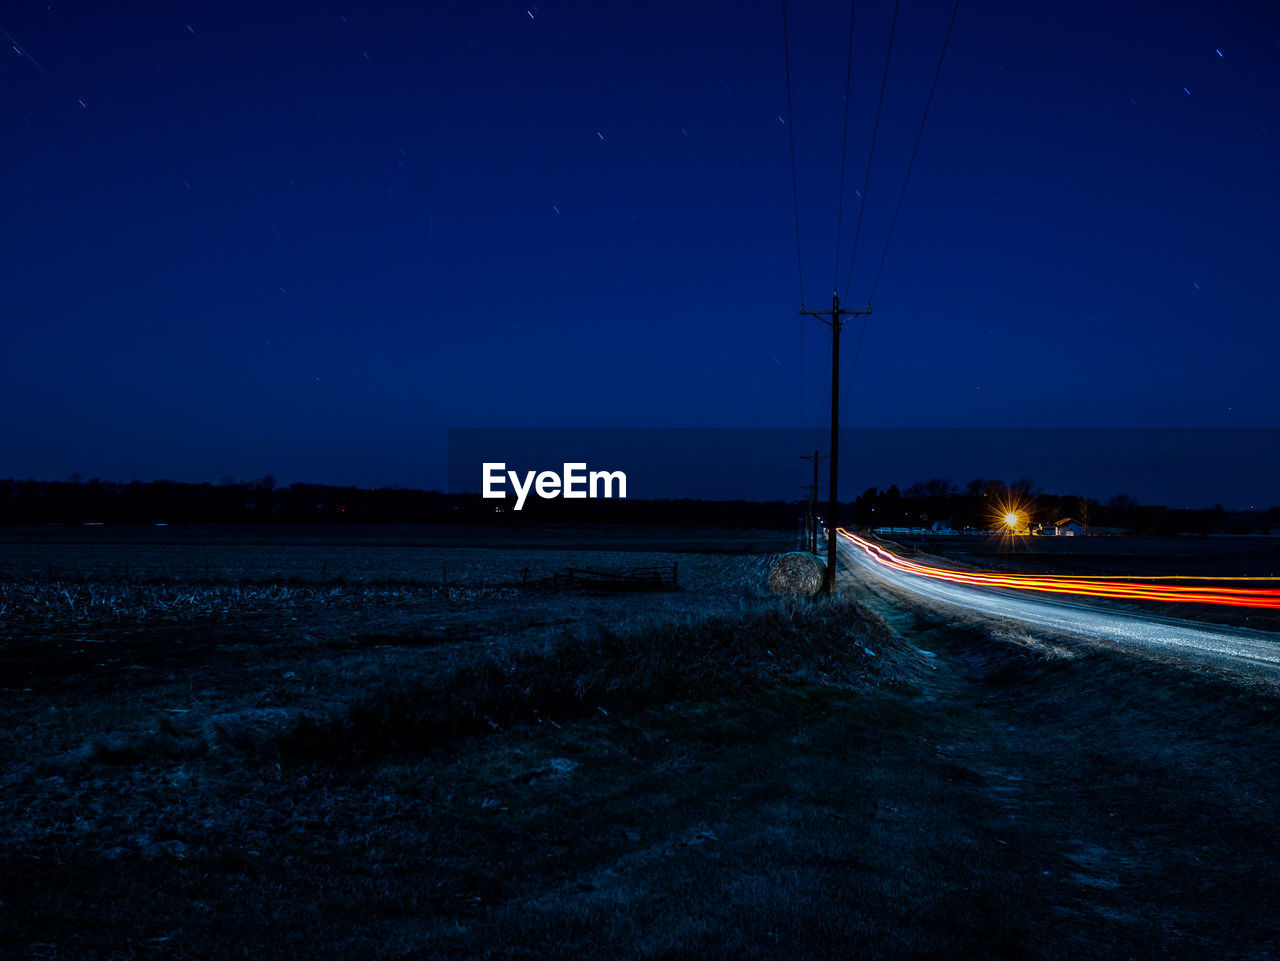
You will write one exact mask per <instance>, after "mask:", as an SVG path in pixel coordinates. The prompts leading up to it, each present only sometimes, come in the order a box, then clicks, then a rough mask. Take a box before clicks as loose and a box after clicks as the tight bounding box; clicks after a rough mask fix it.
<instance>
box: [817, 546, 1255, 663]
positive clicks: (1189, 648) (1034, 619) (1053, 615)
mask: <svg viewBox="0 0 1280 961" xmlns="http://www.w3.org/2000/svg"><path fill="white" fill-rule="evenodd" d="M840 558H841V561H842V563H843V564H846V565H848V567H849V569H851V570H852V571H854V572H855V573H856V575H857V576H858V577H860V578H863V579H865V580H867V581H869V582H871V583H875V582H879V583H881V584H887V585H890V586H892V587H895V588H897V589H898V590H899V591H903V592H906V593H907V594H913V595H915V596H917V597H920V598H923V599H927V600H929V601H933V602H935V603H939V604H943V605H948V606H952V607H958V608H964V609H965V610H967V611H970V612H974V613H978V614H985V615H988V616H991V617H998V618H1003V619H1007V620H1012V621H1020V622H1022V623H1025V624H1028V625H1031V626H1033V627H1035V628H1037V629H1039V630H1044V631H1050V632H1052V633H1054V634H1059V635H1064V636H1070V637H1077V638H1085V639H1087V640H1091V641H1099V642H1103V643H1107V644H1112V645H1119V646H1124V647H1130V648H1133V649H1137V650H1141V651H1143V652H1146V653H1158V654H1163V655H1172V656H1176V657H1181V658H1187V659H1190V660H1195V661H1199V662H1202V663H1208V664H1212V665H1214V666H1217V667H1229V668H1232V669H1234V670H1239V671H1246V672H1248V673H1251V674H1257V675H1259V676H1265V677H1270V678H1274V679H1280V637H1277V635H1275V634H1267V633H1264V632H1260V631H1249V630H1245V629H1242V628H1233V627H1221V626H1218V625H1207V624H1197V623H1195V622H1191V621H1178V620H1174V619H1172V618H1162V617H1153V616H1145V615H1142V614H1137V613H1128V612H1123V611H1114V610H1107V609H1105V608H1102V607H1098V606H1094V605H1090V604H1088V603H1082V602H1079V601H1075V600H1072V601H1064V600H1055V599H1050V598H1045V597H1038V596H1035V595H1030V594H1024V593H1021V592H1014V591H1006V590H999V589H994V588H987V587H972V586H969V585H964V584H954V583H950V582H948V581H943V580H935V579H933V578H929V577H925V576H922V575H919V574H909V573H905V572H902V571H896V570H893V569H892V568H889V567H886V566H884V565H882V564H879V563H877V562H876V561H875V560H874V559H873V558H871V557H870V556H868V555H867V553H866V552H865V551H862V550H860V549H858V548H857V547H855V546H853V545H852V544H850V543H849V542H848V541H846V540H845V539H844V538H841V539H840Z"/></svg>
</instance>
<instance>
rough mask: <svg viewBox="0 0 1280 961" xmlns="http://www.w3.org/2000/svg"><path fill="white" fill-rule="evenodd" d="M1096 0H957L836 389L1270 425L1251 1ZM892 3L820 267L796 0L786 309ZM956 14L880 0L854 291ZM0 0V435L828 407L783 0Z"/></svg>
mask: <svg viewBox="0 0 1280 961" xmlns="http://www.w3.org/2000/svg"><path fill="white" fill-rule="evenodd" d="M1116 6H1117V5H1115V4H1111V3H1070V4H1065V3H1063V4H1044V3H1026V2H1022V0H1018V2H1013V0H1005V2H994V3H979V2H977V0H966V2H962V4H961V7H960V11H959V16H958V19H957V21H956V26H955V31H954V34H953V36H952V38H951V43H950V48H949V51H948V53H947V58H946V62H945V64H944V67H943V71H942V75H941V80H940V81H939V85H938V90H937V94H936V97H935V100H934V102H933V106H932V109H931V112H930V115H929V120H928V125H927V127H926V129H925V132H924V137H923V141H922V143H921V147H920V154H919V159H918V161H917V163H916V167H915V170H914V173H913V174H912V179H911V182H910V187H909V190H908V192H907V194H906V198H905V202H904V205H903V208H902V215H901V220H900V222H899V224H898V227H897V231H896V233H895V235H894V239H893V244H892V246H891V248H890V250H889V254H888V260H887V263H886V266H885V269H884V273H883V276H882V279H881V281H880V285H879V288H878V292H877V294H876V299H875V304H874V308H875V314H874V316H873V318H872V320H871V322H870V324H869V325H868V327H867V333H866V337H865V342H864V343H863V347H862V353H861V359H860V361H859V363H858V367H857V370H856V371H854V369H853V355H854V353H855V345H856V343H857V339H858V329H857V328H856V327H854V328H852V329H851V330H850V331H849V333H848V335H847V337H846V341H845V352H844V356H845V358H846V362H845V365H844V382H843V385H842V396H843V397H844V398H845V403H844V405H843V415H842V423H843V424H844V425H845V426H848V427H895V426H917V427H957V426H965V427H996V426H1011V427H1097V426H1140V427H1161V426H1163V427H1172V426H1177V427H1232V426H1235V427H1245V426H1249V427H1275V426H1280V399H1278V394H1277V390H1276V380H1277V371H1280V350H1277V336H1276V333H1275V324H1276V315H1277V306H1278V305H1280V271H1277V264H1280V186H1278V183H1280V177H1278V176H1277V175H1278V174H1280V148H1278V146H1277V138H1280V8H1277V7H1276V6H1275V5H1274V4H1266V3H1260V4H1256V5H1254V6H1253V8H1252V9H1250V8H1249V6H1248V5H1225V4H1207V3H1196V4H1188V3H1171V4H1158V5H1154V6H1153V5H1149V4H1144V5H1136V4H1133V5H1129V4H1123V5H1119V6H1122V7H1124V9H1116ZM892 10H893V5H892V2H886V0H860V2H859V3H858V14H857V23H856V32H855V40H854V69H853V96H852V99H851V101H850V107H851V112H850V139H849V160H848V165H847V174H846V177H847V180H846V210H845V218H846V219H845V227H844V240H843V246H844V253H843V254H842V263H841V264H840V265H839V267H838V268H837V265H836V262H835V233H836V203H837V193H838V189H839V177H840V147H841V122H842V119H843V109H844V101H843V91H844V83H845V52H846V44H847V40H848V23H849V20H848V17H849V7H848V4H846V3H828V2H817V0H792V2H791V3H790V4H789V7H788V18H789V26H790V32H791V54H792V75H793V76H792V79H793V96H794V104H795V117H794V130H795V135H796V148H797V155H798V158H797V159H798V169H799V196H800V220H801V247H802V252H803V268H804V283H805V286H804V291H803V295H804V298H805V300H806V301H807V305H808V306H809V307H811V308H812V307H823V306H829V304H830V297H831V289H832V283H833V279H834V276H835V274H836V271H837V269H838V270H839V276H840V282H841V286H842V287H843V282H844V276H845V272H846V270H847V269H848V256H849V249H850V246H851V242H852V237H853V233H854V224H855V221H856V217H857V204H858V202H859V198H858V197H857V195H856V193H855V191H858V190H861V186H862V179H863V174H864V168H865V164H866V157H867V149H868V146H869V141H870V134H871V128H872V122H873V119H874V115H875V109H876V102H877V94H878V91H879V85H880V76H881V70H882V68H883V62H884V60H883V58H884V54H885V47H886V41H887V38H888V33H889V23H890V16H891V14H892ZM950 13H951V3H950V0H943V2H935V0H904V2H903V3H902V7H901V12H900V14H899V19H898V24H897V31H896V39H895V44H894V48H893V58H892V62H891V66H890V72H889V78H888V88H887V94H886V98H885V101H884V108H883V120H882V121H881V128H880V132H879V145H878V147H877V152H876V162H875V165H874V167H873V169H872V171H871V179H870V190H869V192H868V196H867V206H866V211H865V215H864V221H863V225H862V233H861V239H860V244H859V249H858V254H857V260H856V262H855V267H854V279H853V285H852V289H851V291H850V294H849V302H850V304H851V305H852V304H857V303H860V302H863V301H865V300H866V297H867V294H868V291H869V288H870V285H871V281H872V277H873V275H874V274H875V266H876V263H877V262H878V261H879V258H880V255H881V252H882V250H883V246H884V241H885V235H886V231H887V229H888V224H889V219H890V217H891V215H892V211H893V207H894V204H895V203H896V201H897V198H898V191H899V188H900V186H901V183H902V178H903V175H904V173H905V170H906V166H907V160H908V157H909V155H910V151H911V147H912V143H913V141H914V138H915V134H916V130H917V128H918V126H919V124H920V116H921V111H922V110H923V107H924V101H925V97H926V95H927V93H928V89H929V84H930V81H931V79H932V76H933V72H934V69H935V67H936V65H937V59H938V53H939V50H940V47H941V44H942V38H943V35H944V33H945V31H946V26H947V21H948V18H949V16H950ZM0 28H3V30H4V31H5V34H4V41H5V50H4V51H3V55H2V56H0V129H3V131H4V139H3V148H2V149H0V164H3V178H2V179H0V185H2V187H3V200H2V202H0V203H2V205H3V207H2V211H0V223H2V224H3V229H2V230H0V238H2V240H0V242H2V243H3V250H2V251H0V254H2V262H3V264H4V286H3V297H4V299H3V310H2V313H0V316H2V317H3V328H2V330H3V344H4V348H3V350H0V405H2V408H3V411H4V416H3V417H2V418H0V476H17V477H38V478H49V479H61V478H65V477H66V476H67V475H68V474H70V473H71V472H73V471H76V472H80V473H81V474H83V475H84V476H85V477H86V478H87V477H90V476H101V477H104V478H112V479H120V480H128V479H129V478H131V477H133V476H137V477H138V478H139V479H153V478H160V477H171V478H176V479H182V480H215V479H217V478H219V477H221V476H223V475H233V476H235V477H241V478H248V477H255V476H259V475H262V474H265V473H268V472H271V473H274V474H275V475H276V476H277V477H279V479H280V480H281V482H283V483H289V482H292V481H296V480H309V481H318V482H329V483H359V484H364V485H385V484H401V485H406V486H427V487H429V486H436V487H440V486H443V485H444V484H445V463H444V462H445V439H446V429H447V428H450V427H481V426H530V427H566V426H584V427H586V426H590V427H611V426H619V427H621V426H628V427H673V426H717V427H761V428H769V427H796V426H821V425H823V424H825V423H826V422H827V412H826V404H827V396H828V395H827V390H828V385H827V370H828V367H829V355H828V345H829V339H828V336H827V332H826V328H824V327H822V326H821V325H820V324H819V322H817V321H816V320H813V319H810V320H808V321H807V322H805V323H803V324H802V322H801V321H800V319H799V318H798V317H797V315H796V311H797V309H798V307H799V300H800V297H801V290H800V287H799V280H798V277H797V267H796V238H795V229H794V222H793V207H792V194H791V165H790V154H789V147H788V133H789V131H788V128H787V125H786V117H787V104H786V86H785V80H784V69H783V44H782V18H781V8H780V5H779V4H778V3H777V2H767V3H760V2H734V3H694V4H688V3H684V2H679V3H675V2H646V3H617V2H608V3H602V2H594V3H586V2H573V3H562V2H558V0H545V2H541V0H540V2H539V4H538V5H537V6H532V5H525V4H513V3H504V2H492V3H469V2H464V3H452V4H436V3H423V4H383V5H380V4H331V3H310V2H309V3H305V4H285V3H264V4H237V3H217V4H213V3H209V4H192V3H187V4H174V5H154V6H147V7H143V6H137V7H133V6H131V5H115V4H111V5H108V4H101V3H64V2H61V0H54V2H40V3H29V2H19V3H15V4H11V5H7V6H6V7H5V13H4V14H3V19H2V20H0ZM918 479H921V478H915V477H912V478H902V479H901V481H902V482H903V483H909V482H911V481H913V480H918ZM953 479H955V480H960V481H963V480H964V479H965V478H953ZM797 483H799V481H797ZM1135 493H1138V492H1135Z"/></svg>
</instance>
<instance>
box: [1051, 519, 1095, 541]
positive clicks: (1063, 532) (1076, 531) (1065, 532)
mask: <svg viewBox="0 0 1280 961" xmlns="http://www.w3.org/2000/svg"><path fill="white" fill-rule="evenodd" d="M1053 532H1054V533H1055V534H1057V535H1058V536H1059V537H1084V536H1085V535H1086V534H1088V533H1089V528H1087V527H1085V526H1084V525H1083V524H1081V523H1080V522H1079V521H1078V520H1075V519H1073V518H1070V517H1064V518H1062V520H1059V521H1054V522H1053ZM1046 533H1047V532H1046Z"/></svg>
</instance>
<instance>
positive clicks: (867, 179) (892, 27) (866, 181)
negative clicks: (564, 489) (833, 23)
mask: <svg viewBox="0 0 1280 961" xmlns="http://www.w3.org/2000/svg"><path fill="white" fill-rule="evenodd" d="M957 2H959V0H957ZM901 6H902V0H894V4H893V21H892V22H891V23H890V24H889V46H888V48H887V49H886V50H885V52H884V72H883V73H882V74H881V75H880V99H879V100H878V101H877V102H876V122H875V125H874V126H873V127H872V128H871V150H870V151H868V153H867V172H866V175H865V176H864V177H863V178H862V198H861V201H862V202H861V203H859V204H858V224H857V227H856V228H855V229H854V231H853V253H852V255H850V257H849V273H848V274H847V275H846V276H845V279H844V293H845V297H846V298H847V297H848V296H849V284H850V283H852V281H853V264H854V261H855V260H857V258H858V238H859V237H861V236H862V214H863V211H865V210H866V209H867V188H868V187H870V185H871V162H872V161H873V160H874V159H875V156H876V139H877V138H878V136H879V134H880V112H881V110H882V109H883V108H884V90H885V87H886V86H888V83H889V60H890V58H891V57H892V56H893V35H894V33H896V32H897V29H898V8H899V7H901ZM836 269H837V270H839V267H838V266H837V268H836ZM839 279H840V278H839V275H838V274H837V276H836V281H837V283H838V282H839Z"/></svg>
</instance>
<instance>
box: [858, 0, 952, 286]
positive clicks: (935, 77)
mask: <svg viewBox="0 0 1280 961" xmlns="http://www.w3.org/2000/svg"><path fill="white" fill-rule="evenodd" d="M959 10H960V0H955V4H954V6H952V8H951V22H950V23H948V24H947V35H946V36H945V37H944V38H943V40H942V52H941V53H940V54H939V55H938V69H936V70H935V71H934V72H933V84H932V85H931V86H930V87H929V99H928V100H926V101H925V103H924V116H923V117H921V118H920V129H919V130H918V131H916V142H915V146H913V147H912V148H911V160H910V161H909V162H908V163H907V175H906V177H904V178H903V180H902V190H901V192H900V193H899V194H898V205H897V207H895V208H894V211H893V220H892V221H891V222H890V224H889V235H888V236H887V237H885V241H884V252H883V253H882V254H881V255H880V266H879V267H877V268H876V276H875V280H874V281H872V283H871V295H870V296H869V297H867V303H871V301H872V298H874V297H875V295H876V287H878V286H879V285H880V272H881V271H882V270H884V262H885V258H886V257H888V256H889V243H890V241H892V240H893V230H894V228H895V227H897V226H898V214H900V213H901V212H902V198H903V197H905V196H906V195H907V184H908V183H910V182H911V169H912V168H913V167H914V166H915V164H916V153H917V151H919V149H920V138H921V137H922V136H924V125H925V121H927V120H928V119H929V107H930V106H932V105H933V94H934V91H935V90H937V89H938V77H939V76H941V74H942V61H943V60H944V59H946V56H947V45H948V44H949V43H950V42H951V31H952V29H953V28H954V27H955V25H956V13H957V12H959ZM850 267H851V269H852V265H850Z"/></svg>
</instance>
